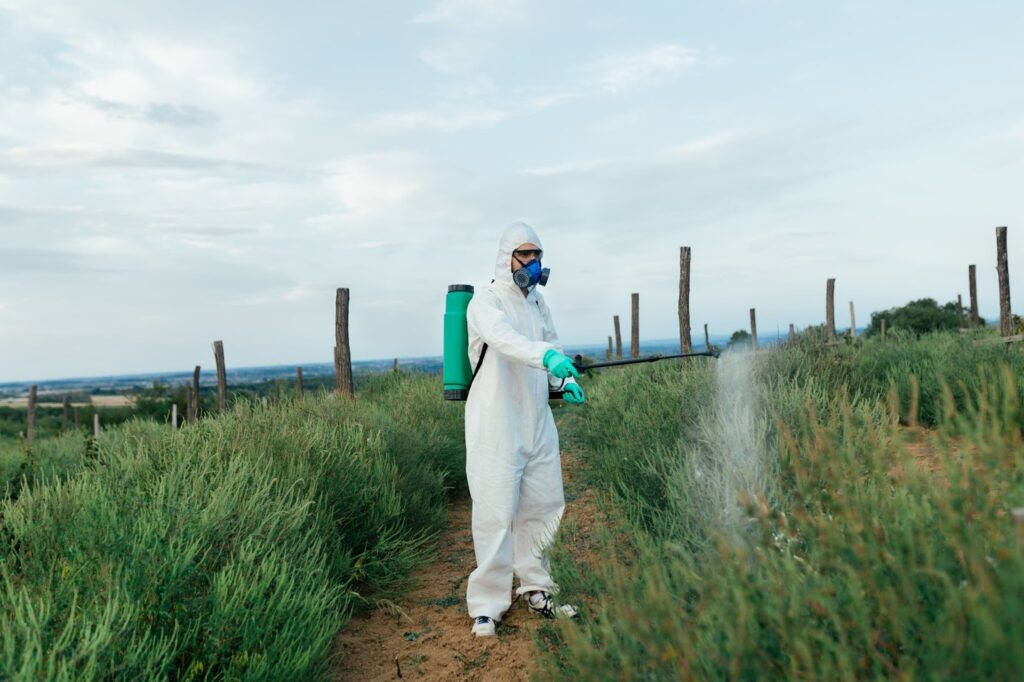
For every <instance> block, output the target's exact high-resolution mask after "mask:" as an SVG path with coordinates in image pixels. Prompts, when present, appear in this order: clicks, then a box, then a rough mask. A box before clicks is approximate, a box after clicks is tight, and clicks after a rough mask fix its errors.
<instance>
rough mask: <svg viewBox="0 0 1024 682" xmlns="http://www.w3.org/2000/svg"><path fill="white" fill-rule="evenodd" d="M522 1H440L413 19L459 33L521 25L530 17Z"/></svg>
mask: <svg viewBox="0 0 1024 682" xmlns="http://www.w3.org/2000/svg"><path fill="white" fill-rule="evenodd" d="M528 14H529V13H528V11H527V3H526V2H524V1H523V0H439V1H438V2H435V3H434V4H433V5H431V6H430V7H428V8H427V9H426V10H425V11H423V12H421V13H420V14H418V15H416V17H415V18H414V19H413V21H414V22H416V23H418V24H440V25H444V26H450V27H453V28H458V29H463V30H464V29H478V28H488V27H490V28H493V27H497V26H508V25H520V24H523V23H525V22H526V20H527V17H528Z"/></svg>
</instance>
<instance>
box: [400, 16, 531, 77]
mask: <svg viewBox="0 0 1024 682" xmlns="http://www.w3.org/2000/svg"><path fill="white" fill-rule="evenodd" d="M530 4H531V3H530V0H439V1H438V2H435V3H434V4H433V5H431V6H430V7H429V8H428V9H427V10H425V11H424V12H421V13H420V14H418V15H416V17H415V18H414V19H413V22H415V23H417V24H422V25H424V26H429V27H432V28H434V29H436V30H439V31H440V35H439V36H432V37H431V39H430V41H429V42H428V44H427V45H426V46H425V47H424V48H422V49H421V50H420V52H419V55H418V56H419V58H420V60H422V61H423V62H424V63H425V64H427V65H428V66H430V67H431V68H434V69H436V70H438V71H440V72H442V73H447V74H464V73H468V72H471V71H474V70H476V69H477V67H478V66H479V65H480V64H481V63H482V62H483V60H484V59H485V58H486V57H487V56H488V55H490V54H493V53H494V52H496V51H498V50H499V49H500V47H501V45H502V44H503V42H504V38H503V37H504V36H505V35H506V34H508V33H509V32H514V31H516V30H519V29H522V28H525V27H526V26H528V25H529V23H530V21H531V18H532V16H531V15H532V13H531V11H530V7H529V5H530Z"/></svg>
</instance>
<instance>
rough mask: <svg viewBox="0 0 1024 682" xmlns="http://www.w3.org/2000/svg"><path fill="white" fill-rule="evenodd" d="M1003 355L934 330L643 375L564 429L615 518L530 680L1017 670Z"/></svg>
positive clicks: (1020, 662)
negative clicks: (582, 603) (584, 609)
mask: <svg viewBox="0 0 1024 682" xmlns="http://www.w3.org/2000/svg"><path fill="white" fill-rule="evenodd" d="M1022 376H1024V355H1022V354H1021V351H1020V349H1011V350H1009V351H1007V349H1006V348H1005V347H1004V346H1003V345H1002V344H999V343H998V342H994V340H992V339H990V338H987V337H966V338H961V336H959V335H951V334H936V335H931V336H926V337H924V338H922V339H920V340H914V339H910V338H902V339H889V340H888V342H886V343H881V342H879V341H878V340H869V341H868V342H867V343H863V344H859V345H857V346H852V345H840V346H831V347H825V346H822V345H820V344H818V343H817V342H812V340H805V341H804V342H803V344H802V345H800V346H798V347H796V348H790V349H784V350H779V351H773V352H768V353H762V354H756V355H746V356H735V355H734V356H731V357H730V356H723V358H722V360H721V361H719V362H718V363H714V362H699V363H689V364H685V365H679V364H670V363H661V364H659V365H652V366H647V367H644V366H638V367H633V368H629V369H622V370H616V371H614V372H613V371H608V372H605V373H604V374H603V375H601V376H600V377H597V378H595V379H593V380H591V381H590V382H589V383H588V384H587V388H588V397H589V400H588V404H587V405H586V406H585V409H584V410H582V411H581V412H580V414H579V418H578V420H577V421H576V423H575V424H573V425H572V426H573V428H572V434H573V436H574V437H575V438H577V439H579V441H580V442H581V443H582V445H583V451H584V456H585V457H586V458H587V461H588V465H589V469H588V471H589V474H590V477H591V479H592V481H593V482H594V484H595V485H597V486H598V487H599V488H601V489H602V490H605V491H608V493H609V494H610V495H611V496H612V498H613V499H615V500H616V501H617V505H616V506H617V507H618V508H619V509H622V510H623V518H622V520H621V526H620V527H618V528H617V529H612V532H610V533H607V534H600V533H595V537H593V538H591V540H592V541H593V542H601V541H602V538H604V540H603V542H604V546H603V552H604V556H607V557H608V561H607V563H604V564H602V566H600V567H592V568H590V569H588V570H582V569H581V568H580V567H576V566H573V565H572V563H571V560H570V559H569V558H568V556H567V553H561V554H560V560H559V562H558V564H560V565H559V566H558V569H559V570H558V575H560V576H563V577H564V578H565V579H564V580H563V581H562V582H563V588H564V591H565V597H566V598H567V599H573V598H583V597H587V596H589V598H590V599H591V600H592V601H591V603H593V604H595V606H594V608H593V609H591V611H590V612H589V613H588V614H587V616H586V617H585V618H583V619H581V620H580V621H579V622H578V623H576V624H575V625H574V626H571V627H569V628H567V629H564V630H562V631H561V632H563V633H564V635H563V636H564V642H563V644H564V646H563V647H562V648H561V649H558V650H556V651H557V652H556V653H551V654H550V655H549V657H548V660H547V662H546V667H547V671H548V673H549V674H551V675H553V676H554V675H558V676H564V675H576V676H578V677H580V678H585V679H765V678H774V679H783V678H784V679H792V678H811V679H865V678H878V677H900V678H907V679H916V678H952V679H1019V677H1020V675H1021V672H1022V671H1024V528H1022V527H1021V526H1020V525H1016V526H1015V525H1014V522H1013V520H1012V510H1013V509H1014V508H1019V507H1024V450H1022V442H1021V426H1022V423H1024V422H1022V419H1024V414H1022V412H1021V409H1020V401H1019V393H1018V390H1019V387H1020V383H1021V377H1022Z"/></svg>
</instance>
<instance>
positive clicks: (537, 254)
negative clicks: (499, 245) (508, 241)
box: [512, 249, 544, 260]
mask: <svg viewBox="0 0 1024 682" xmlns="http://www.w3.org/2000/svg"><path fill="white" fill-rule="evenodd" d="M512 255H513V256H515V257H516V258H518V259H519V260H526V259H527V258H529V257H530V256H533V257H534V258H536V259H537V260H541V256H543V255H544V252H543V251H541V250H540V249H518V250H516V251H513V252H512Z"/></svg>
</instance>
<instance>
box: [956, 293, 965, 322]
mask: <svg viewBox="0 0 1024 682" xmlns="http://www.w3.org/2000/svg"><path fill="white" fill-rule="evenodd" d="M956 314H957V315H958V316H959V317H960V329H966V328H967V324H966V322H965V320H964V297H963V295H962V294H957V295H956Z"/></svg>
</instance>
